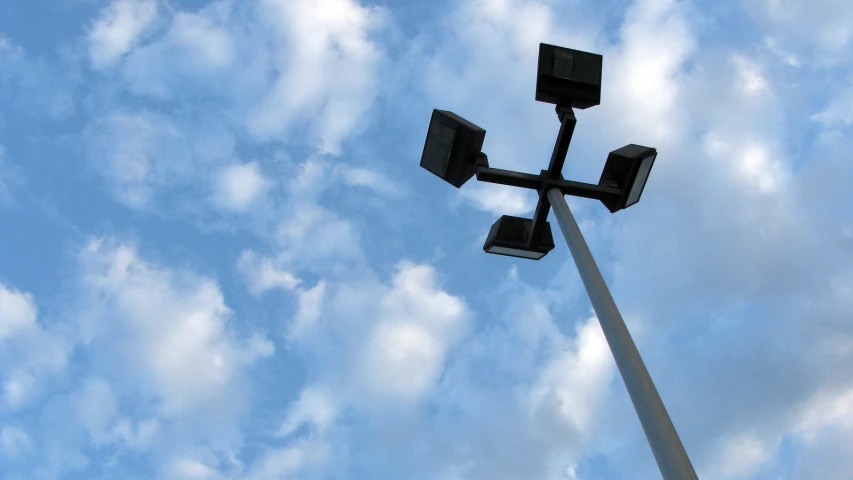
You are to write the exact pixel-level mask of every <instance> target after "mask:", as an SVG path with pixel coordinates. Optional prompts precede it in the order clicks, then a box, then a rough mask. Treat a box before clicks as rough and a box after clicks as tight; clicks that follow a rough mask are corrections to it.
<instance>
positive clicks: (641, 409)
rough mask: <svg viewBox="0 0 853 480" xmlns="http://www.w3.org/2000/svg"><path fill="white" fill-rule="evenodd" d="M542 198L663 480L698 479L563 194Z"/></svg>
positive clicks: (552, 191)
mask: <svg viewBox="0 0 853 480" xmlns="http://www.w3.org/2000/svg"><path fill="white" fill-rule="evenodd" d="M547 195H548V199H549V200H550V203H551V206H552V207H553V208H554V215H555V216H556V217H557V222H559V224H560V229H561V230H562V231H563V236H565V237H566V243H567V244H568V246H569V250H570V251H571V254H572V258H573V259H574V260H575V265H577V267H578V272H579V273H580V276H581V279H582V280H583V284H584V286H585V287H586V291H587V294H588V295H589V299H590V301H591V302H592V307H593V309H594V310H595V314H596V315H597V316H598V321H599V323H600V324H601V330H602V331H603V332H604V337H605V338H606V339H607V343H608V344H609V345H610V351H611V352H612V353H613V358H614V360H616V366H617V367H618V368H619V373H620V374H621V375H622V380H623V381H624V382H625V387H626V388H627V389H628V395H630V397H631V402H632V403H633V404H634V409H635V410H636V411H637V416H638V417H639V418H640V424H641V425H642V426H643V431H644V432H645V434H646V438H647V439H648V441H649V446H651V448H652V453H653V454H654V456H655V460H656V461H657V464H658V468H660V472H661V475H662V476H663V479H664V480H698V477H697V476H696V472H695V471H694V470H693V465H692V464H691V463H690V458H688V456H687V451H685V449H684V445H682V443H681V440H680V439H679V438H678V433H677V432H676V431H675V426H673V424H672V420H671V419H670V418H669V414H667V412H666V408H665V407H664V405H663V401H662V400H661V398H660V395H659V394H658V391H657V389H656V388H655V385H654V383H653V382H652V377H651V376H650V375H649V372H648V370H646V366H645V364H644V363H643V359H642V358H641V357H640V352H639V351H638V350H637V346H636V345H635V344H634V340H632V339H631V334H630V333H629V332H628V327H627V326H626V325H625V321H624V320H623V319H622V314H620V313H619V309H618V308H616V302H614V301H613V297H612V296H611V295H610V290H609V289H608V288H607V284H606V283H604V278H603V277H602V276H601V272H600V271H599V270H598V266H597V265H596V264H595V259H594V258H593V257H592V253H591V252H590V251H589V246H587V244H586V240H584V238H583V235H582V234H581V231H580V228H579V227H578V224H577V222H576V221H575V218H574V216H573V215H572V212H571V211H570V210H569V205H568V204H567V203H566V199H565V198H564V197H563V193H562V192H560V190H558V189H556V188H552V189H550V190H548V194H547Z"/></svg>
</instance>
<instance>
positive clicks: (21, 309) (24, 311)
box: [0, 284, 70, 409]
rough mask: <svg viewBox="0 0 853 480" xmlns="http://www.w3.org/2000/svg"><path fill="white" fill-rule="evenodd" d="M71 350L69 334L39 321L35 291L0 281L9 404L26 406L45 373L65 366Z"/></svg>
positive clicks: (1, 367) (0, 363) (2, 371)
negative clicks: (60, 332) (52, 328)
mask: <svg viewBox="0 0 853 480" xmlns="http://www.w3.org/2000/svg"><path fill="white" fill-rule="evenodd" d="M69 350H70V345H69V342H68V341H67V340H66V338H65V337H64V336H63V335H61V334H59V333H57V332H55V331H53V330H51V329H47V328H45V326H44V325H43V324H41V323H40V322H38V309H37V308H36V305H35V302H34V300H33V297H32V295H30V294H29V293H26V292H21V291H19V290H15V289H11V288H8V287H6V286H5V285H3V284H0V375H2V379H3V385H2V400H3V404H4V406H5V407H6V408H11V409H18V408H21V407H24V406H25V405H26V404H27V403H28V402H29V401H30V400H32V399H33V398H34V396H35V395H36V394H37V393H38V390H39V387H40V385H39V381H40V380H42V379H43V377H46V376H49V375H52V374H55V373H57V372H59V371H60V370H62V369H63V368H64V367H65V365H66V362H67V358H68V353H69Z"/></svg>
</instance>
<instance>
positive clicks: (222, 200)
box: [215, 162, 272, 212]
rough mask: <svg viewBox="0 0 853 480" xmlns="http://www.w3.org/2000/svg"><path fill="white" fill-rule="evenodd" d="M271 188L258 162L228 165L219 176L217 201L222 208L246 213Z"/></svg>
mask: <svg viewBox="0 0 853 480" xmlns="http://www.w3.org/2000/svg"><path fill="white" fill-rule="evenodd" d="M271 187H272V185H271V182H270V181H269V180H268V179H267V178H266V177H264V175H263V173H262V172H261V169H260V167H259V166H258V164H257V162H249V163H244V164H235V165H228V166H227V167H225V168H223V169H222V170H221V171H220V172H219V174H218V178H217V185H216V189H217V192H216V197H215V201H216V203H217V205H219V206H220V207H221V208H224V209H227V210H233V211H237V212H244V211H246V210H248V209H249V208H251V207H252V205H254V204H255V203H256V202H257V201H258V200H259V199H260V197H262V196H263V195H264V194H265V193H266V192H267V191H268V190H269V189H270V188H271Z"/></svg>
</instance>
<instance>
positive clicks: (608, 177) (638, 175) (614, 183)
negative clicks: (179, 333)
mask: <svg viewBox="0 0 853 480" xmlns="http://www.w3.org/2000/svg"><path fill="white" fill-rule="evenodd" d="M657 155H658V152H657V150H655V149H654V148H650V147H643V146H641V145H634V144H630V145H626V146H624V147H622V148H620V149H618V150H614V151H612V152H610V155H608V156H607V163H605V164H604V171H603V172H601V179H600V180H599V181H598V184H599V185H601V186H603V187H615V188H618V189H620V190H621V191H622V196H621V197H620V198H619V199H607V200H602V202H603V203H604V206H606V207H607V209H608V210H610V212H611V213H615V212H617V211H619V210H622V209H623V208H628V207H630V206H631V205H633V204H635V203H637V202H639V201H640V195H642V194H643V189H644V188H645V186H646V181H647V180H648V179H649V173H650V172H651V170H652V165H654V163H655V158H657Z"/></svg>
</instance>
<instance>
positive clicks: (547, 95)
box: [536, 43, 604, 109]
mask: <svg viewBox="0 0 853 480" xmlns="http://www.w3.org/2000/svg"><path fill="white" fill-rule="evenodd" d="M603 60H604V59H603V57H602V56H601V55H597V54H595V53H587V52H581V51H579V50H572V49H569V48H563V47H556V46H554V45H548V44H546V43H540V44H539V70H538V73H537V75H536V101H537V102H545V103H553V104H561V103H562V104H568V105H571V107H572V108H579V109H584V108H589V107H594V106H596V105H598V104H599V103H601V65H602V62H603Z"/></svg>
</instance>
